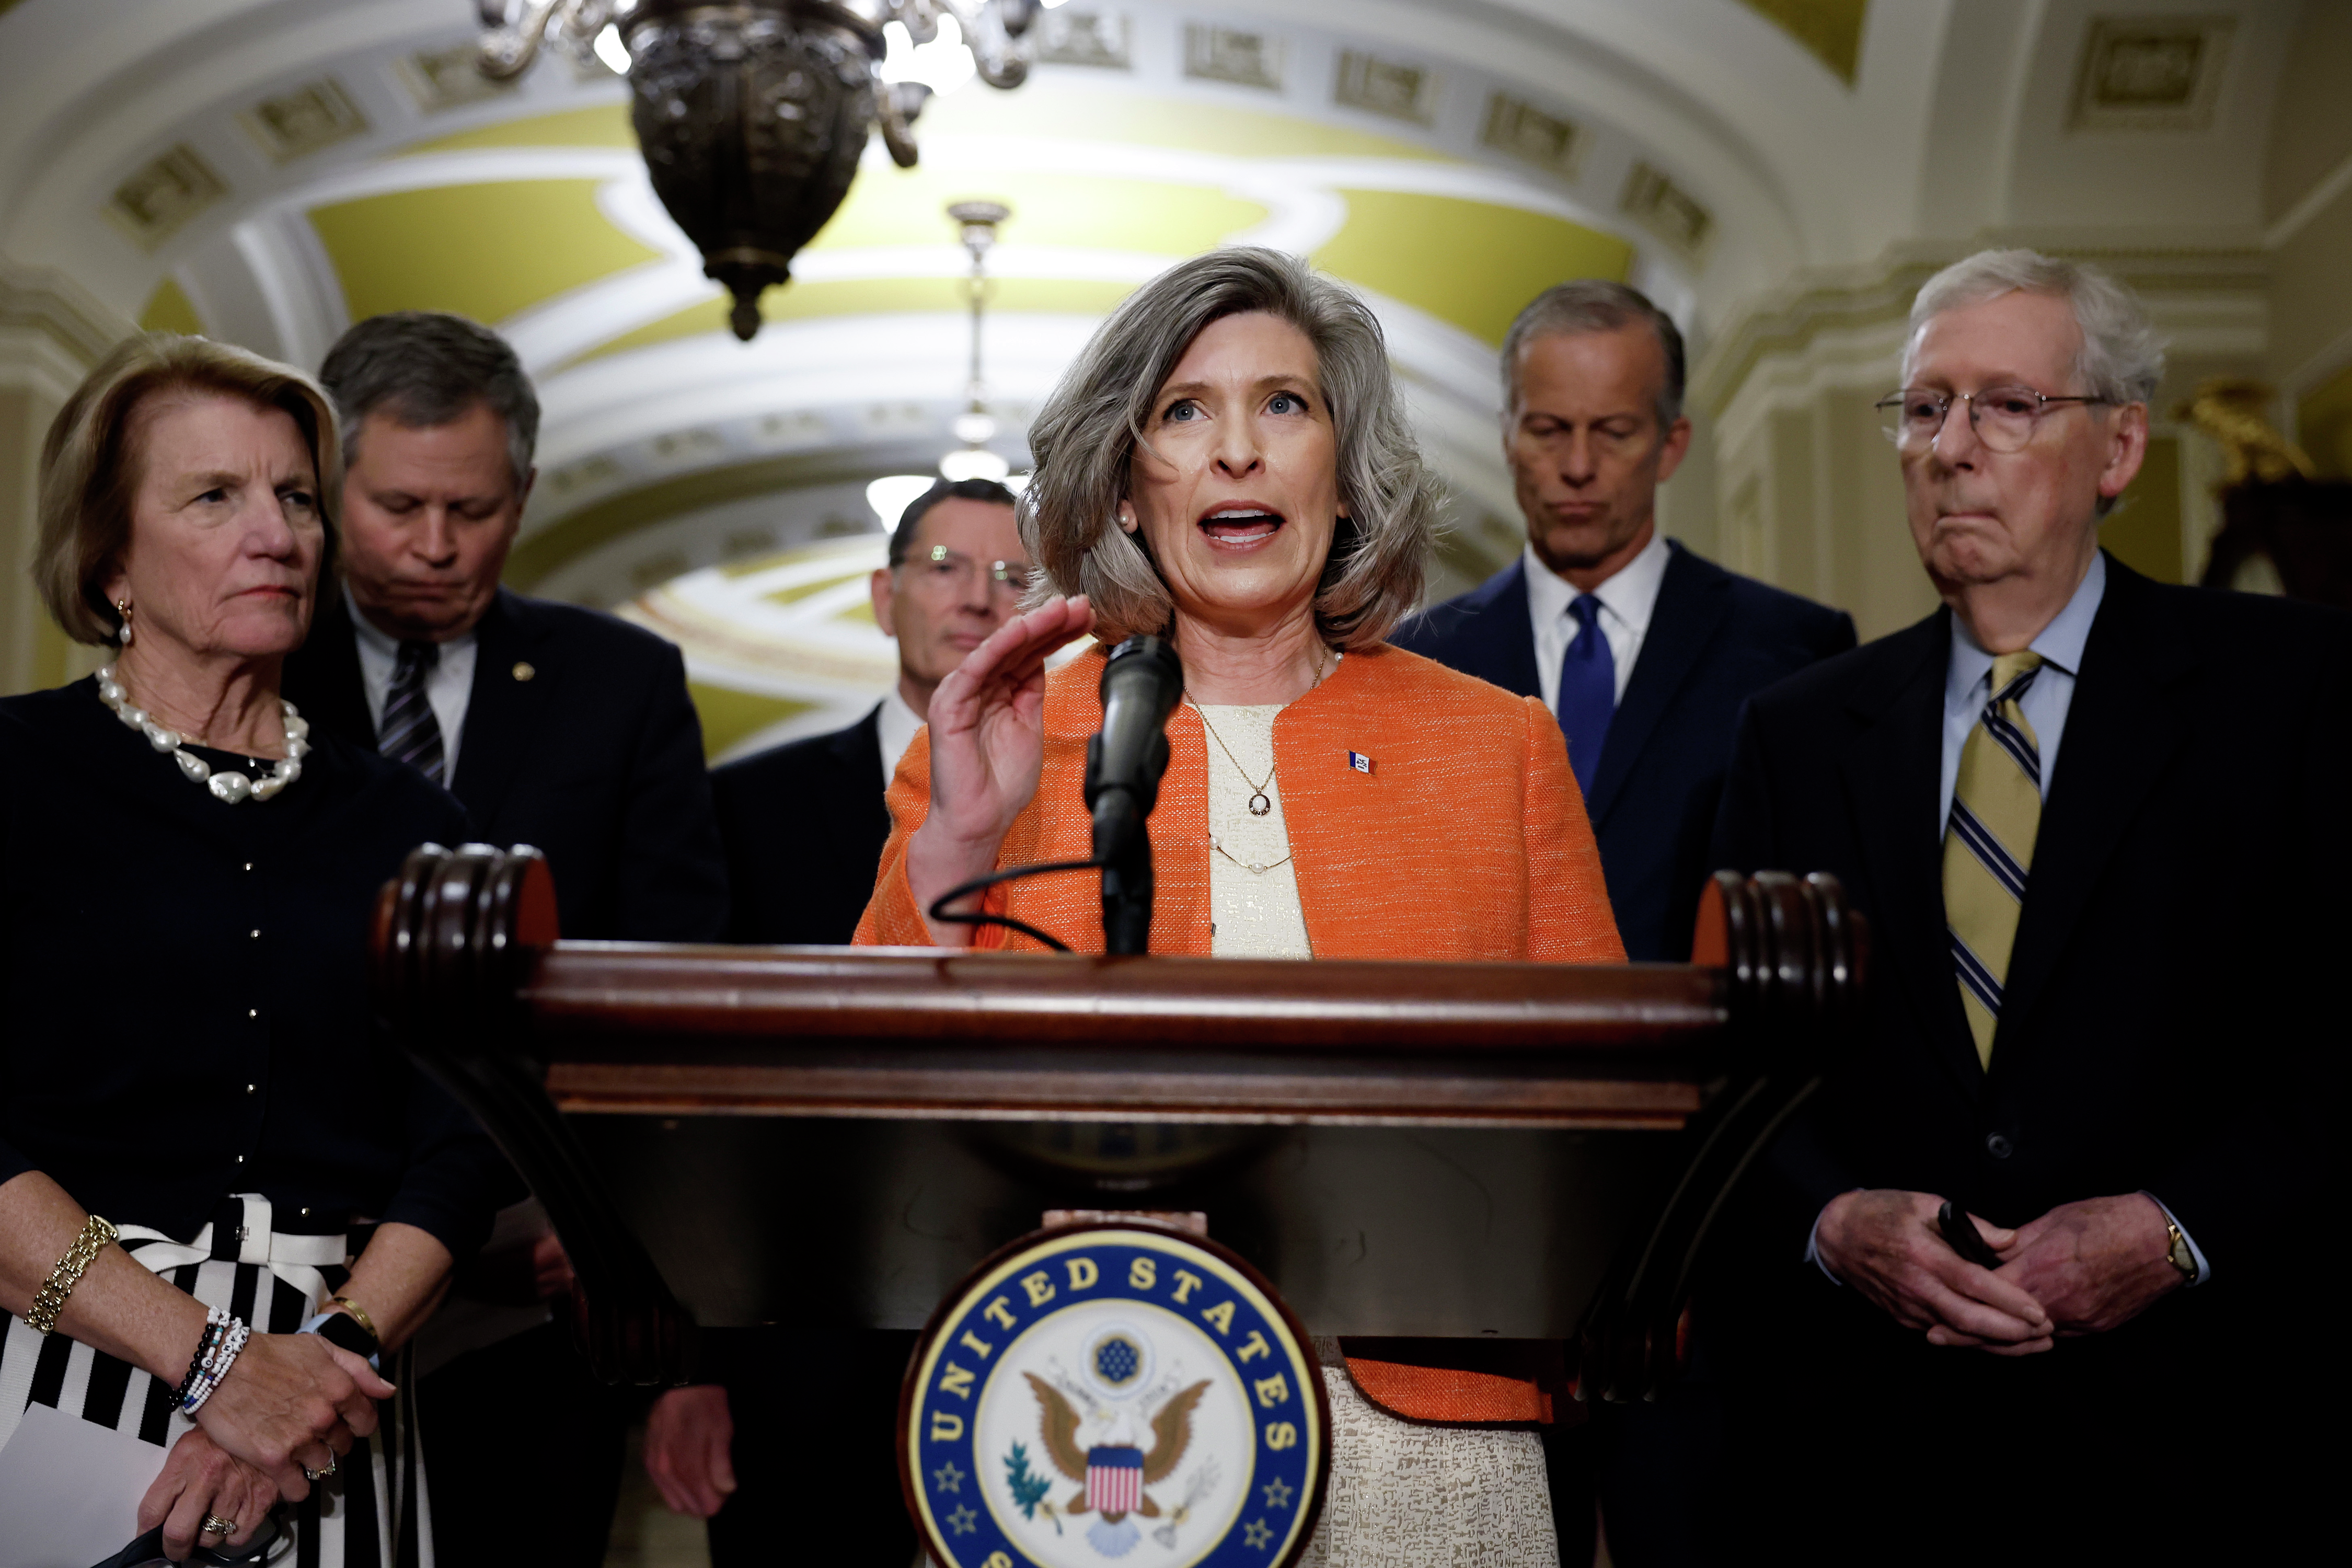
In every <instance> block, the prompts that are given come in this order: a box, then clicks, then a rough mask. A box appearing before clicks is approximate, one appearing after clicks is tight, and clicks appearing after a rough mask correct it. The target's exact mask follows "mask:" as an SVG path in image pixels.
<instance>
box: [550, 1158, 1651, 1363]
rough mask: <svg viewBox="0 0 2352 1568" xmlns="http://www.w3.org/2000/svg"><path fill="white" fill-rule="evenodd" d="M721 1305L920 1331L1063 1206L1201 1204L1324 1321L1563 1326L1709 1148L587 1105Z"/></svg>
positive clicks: (685, 1296)
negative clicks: (974, 1274)
mask: <svg viewBox="0 0 2352 1568" xmlns="http://www.w3.org/2000/svg"><path fill="white" fill-rule="evenodd" d="M565 1120H566V1121H567V1122H568V1123H569V1124H570V1126H571V1127H572V1131H574V1133H575V1134H576V1135H577V1136H578V1138H579V1139H580V1141H581V1142H582V1144H583V1146H584V1148H585V1150H586V1152H587V1154H588V1156H589V1158H590V1160H591V1162H592V1163H593V1165H594V1166H595V1167H596V1168H597V1170H598V1171H599V1173H600V1174H602V1175H603V1176H604V1180H605V1182H606V1184H608V1188H609V1190H610V1191H611V1192H612V1193H613V1194H614V1195H615V1198H616V1199H617V1201H618V1204H619V1206H620V1208H621V1211H622V1214H623V1215H624V1217H625V1220H626V1222H627V1224H628V1225H629V1226H630V1228H631V1229H632V1230H633V1231H634V1232H635V1234H636V1236H637V1237H638V1238H639V1239H640V1240H642V1241H643V1243H644V1244H645V1246H646V1250H647V1251H648V1252H649V1253H650V1254H651V1255H652V1257H653V1260H654V1262H655V1263H656V1266H657V1267H658V1268H660V1270H661V1273H662V1275H663V1277H664V1278H665V1279H667V1281H668V1282H669V1285H670V1287H671V1289H673V1290H675V1291H676V1292H677V1296H678V1298H679V1299H680V1300H681V1301H682V1302H683V1303H684V1304H685V1305H686V1306H687V1307H688V1308H689V1309H691V1310H692V1311H693V1313H694V1315H695V1317H696V1319H697V1320H698V1321H700V1322H702V1323H703V1324H705V1325H707V1326H710V1327H732V1326H741V1325H746V1324H752V1323H761V1322H772V1321H785V1322H822V1323H829V1324H840V1325H845V1326H866V1327H874V1328H892V1329H913V1328H919V1327H920V1326H921V1325H922V1323H923V1321H924V1320H925V1319H926V1318H927V1317H928V1316H929V1314H930V1311H931V1310H932V1309H933V1308H934V1307H935V1306H936V1305H937V1304H938V1303H939V1300H940V1297H941V1296H942V1295H943V1294H944V1293H945V1292H946V1291H948V1290H949V1289H950V1288H951V1287H952V1286H953V1285H954V1284H955V1283H956V1281H957V1280H958V1279H960V1278H961V1276H962V1275H963V1273H964V1272H965V1270H967V1269H968V1268H971V1266H972V1265H973V1264H974V1263H976V1262H977V1261H979V1260H980V1259H981V1258H984V1257H986V1256H987V1255H988V1254H989V1253H990V1252H991V1251H992V1250H993V1249H995V1248H996V1247H1000V1246H1002V1245H1003V1243H1005V1242H1007V1241H1009V1240H1011V1239H1012V1238H1013V1237H1017V1236H1020V1235H1022V1234H1024V1232H1027V1231H1030V1230H1033V1229H1034V1228H1036V1226H1037V1225H1038V1223H1039V1220H1040V1217H1041V1216H1042V1215H1044V1213H1045V1211H1046V1210H1047V1209H1049V1208H1124V1209H1172V1210H1200V1211H1202V1212H1204V1213H1206V1215H1208V1220H1209V1229H1210V1234H1211V1235H1212V1236H1213V1237H1215V1238H1216V1239H1217V1240H1219V1241H1221V1242H1223V1243H1224V1244H1225V1245H1226V1246H1229V1247H1233V1248H1234V1250H1236V1251H1238V1252H1239V1253H1241V1254H1242V1256H1244V1258H1248V1259H1249V1260H1250V1261H1251V1262H1252V1263H1254V1264H1255V1265H1256V1266H1257V1267H1258V1268H1260V1269H1261V1270H1263V1271H1264V1272H1265V1274H1266V1276H1267V1277H1268V1278H1269V1279H1272V1280H1273V1281H1274V1284H1275V1286H1276V1289H1279V1290H1280V1291H1281V1292H1282V1295H1283V1298H1284V1299H1285V1300H1287V1301H1288V1302H1289V1303H1290V1304H1291V1306H1292V1307H1293V1308H1294V1309H1295V1310H1297V1312H1298V1314H1299V1316H1300V1318H1301V1319H1302V1320H1303V1321H1305V1322H1306V1323H1307V1327H1308V1329H1309V1330H1310V1331H1313V1332H1315V1333H1319V1334H1340V1335H1363V1336H1373V1337H1386V1336H1397V1337H1422V1336H1431V1337H1446V1338H1456V1337H1459V1338H1478V1337H1486V1336H1495V1337H1499V1338H1503V1339H1546V1338H1549V1339H1559V1338H1564V1337H1566V1336H1568V1335H1570V1334H1571V1333H1573V1332H1574V1331H1576V1328H1577V1326H1578V1322H1579V1320H1580V1316H1581V1314H1582V1313H1583V1312H1584V1311H1585V1310H1586V1309H1587V1307H1588V1306H1589V1305H1590V1303H1591V1301H1592V1300H1593V1298H1594V1295H1595V1293H1596V1292H1597V1291H1598V1290H1599V1289H1600V1287H1601V1280H1602V1277H1603V1275H1604V1274H1605V1273H1606V1272H1607V1270H1608V1268H1609V1266H1610V1264H1611V1263H1612V1260H1613V1259H1614V1258H1616V1256H1617V1254H1618V1251H1619V1248H1620V1246H1621V1243H1622V1242H1623V1241H1624V1240H1625V1239H1626V1237H1627V1233H1628V1231H1629V1230H1632V1229H1637V1228H1639V1226H1641V1225H1642V1224H1643V1221H1644V1216H1646V1215H1647V1213H1648V1212H1649V1210H1650V1209H1651V1207H1652V1206H1653V1205H1654V1202H1655V1201H1657V1200H1658V1199H1659V1198H1662V1197H1663V1195H1664V1190H1665V1189H1666V1188H1667V1187H1669V1186H1671V1184H1672V1181H1673V1178H1674V1176H1675V1174H1676V1173H1679V1171H1680V1169H1681V1167H1682V1164H1683V1163H1684V1162H1685V1160H1686V1159H1687V1158H1688V1152H1689V1151H1688V1144H1687V1142H1686V1141H1685V1135H1684V1134H1681V1133H1677V1132H1671V1131H1563V1130H1559V1129H1525V1128H1495V1127H1484V1128H1449V1127H1355V1126H1332V1125H1312V1126H1290V1127H1245V1126H1217V1125H1208V1126H1202V1125H1168V1124H1152V1123H1117V1122H1114V1123H1089V1122H1073V1121H1050V1122H989V1121H891V1120H881V1119H873V1118H864V1117H858V1118H846V1117H845V1118H828V1117H811V1116H793V1117H775V1116H739V1115H701V1116H680V1117H662V1116H655V1115H634V1114H615V1113H610V1112H591V1113H584V1114H583V1113H574V1114H572V1115H569V1116H567V1117H566V1119H565Z"/></svg>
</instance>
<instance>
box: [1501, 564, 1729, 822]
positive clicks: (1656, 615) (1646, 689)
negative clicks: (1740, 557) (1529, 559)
mask: <svg viewBox="0 0 2352 1568" xmlns="http://www.w3.org/2000/svg"><path fill="white" fill-rule="evenodd" d="M1669 548H1670V549H1671V550H1672V552H1673V553H1672V554H1671V555H1670V556H1669V557H1668V559H1667V562H1666V574H1665V576H1664V579H1663V580H1662V581H1661V582H1660V583H1659V584H1658V602H1657V604H1656V605H1654V606H1653V607H1652V609H1651V611H1650V628H1649V630H1648V631H1647V632H1646V633H1644V634H1643V637H1642V651H1641V652H1640V653H1639V654H1638V655H1636V656H1635V658H1634V660H1633V679H1631V680H1629V681H1627V682H1626V685H1625V700H1624V701H1622V702H1621V703H1619V704H1618V705H1617V716H1616V717H1615V718H1614V719H1612V720H1611V721H1610V723H1609V740H1608V742H1607V744H1605V745H1604V746H1602V748H1601V767H1600V769H1599V771H1598V772H1596V773H1594V774H1593V776H1592V795H1591V798H1590V799H1589V800H1587V801H1586V802H1585V803H1584V809H1585V814H1586V815H1587V816H1590V817H1591V819H1592V826H1594V827H1595V828H1596V829H1597V828H1599V827H1600V826H1601V822H1602V820H1603V819H1605V818H1606V817H1607V816H1608V815H1609V812H1610V809H1611V808H1612V806H1614V805H1616V804H1617V797H1618V796H1619V795H1621V794H1622V793H1623V789H1624V784H1625V779H1626V777H1627V775H1628V774H1630V773H1632V772H1633V764H1634V763H1636V762H1637V761H1639V760H1640V758H1641V755H1642V748H1643V747H1644V746H1646V745H1648V744H1649V742H1650V737H1651V736H1652V735H1653V734H1654V733H1655V732H1656V731H1657V728H1658V721H1660V720H1661V719H1663V718H1664V717H1665V713H1666V710H1667V709H1668V708H1669V707H1670V706H1672V705H1673V701H1674V698H1675V693H1677V692H1679V691H1680V690H1681V689H1682V688H1683V682H1684V681H1685V680H1687V679H1690V673H1691V671H1692V670H1693V669H1694V668H1696V667H1697V665H1698V661H1699V656H1700V655H1701V654H1703V653H1705V652H1706V645H1707V644H1708V643H1710V642H1712V641H1714V640H1715V634H1716V631H1717V628H1718V627H1720V626H1722V625H1723V618H1724V616H1727V615H1728V614H1729V613H1730V609H1731V595H1730V588H1731V574H1729V573H1727V572H1725V571H1723V570H1722V569H1721V568H1719V567H1717V566H1714V565H1712V564H1710V563H1706V562H1704V561H1701V560H1699V559H1698V558H1697V557H1696V556H1695V555H1693V554H1691V553H1690V552H1688V551H1686V550H1685V549H1683V548H1682V547H1681V546H1680V545H1675V544H1670V545H1669ZM1526 618H1527V617H1526V616H1521V617H1520V619H1522V620H1525V619H1526ZM1529 637H1530V644H1529V646H1530V652H1529V654H1528V660H1529V662H1530V663H1532V662H1533V661H1534V654H1533V652H1532V647H1533V643H1532V637H1533V633H1532V631H1531V632H1530V633H1529Z"/></svg>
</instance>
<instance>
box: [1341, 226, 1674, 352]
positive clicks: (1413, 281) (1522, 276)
mask: <svg viewBox="0 0 2352 1568" xmlns="http://www.w3.org/2000/svg"><path fill="white" fill-rule="evenodd" d="M1341 194H1342V195H1344V196H1345V197H1346V198H1347V202H1348V221H1347V223H1346V224H1345V225H1344V226H1342V227H1341V228H1340V230H1339V233H1338V234H1337V235H1334V236H1333V237H1332V238H1331V240H1330V242H1329V243H1328V244H1327V245H1325V246H1324V247H1323V248H1322V249H1320V250H1318V251H1317V252H1316V253H1315V257H1314V261H1315V265H1316V266H1318V267H1320V268H1325V269H1327V270H1328V271H1331V272H1334V273H1337V274H1338V275H1339V276H1340V277H1342V278H1345V279H1348V280H1349V281H1350V282H1354V283H1360V284H1362V285H1363V286H1364V287H1366V288H1367V289H1378V290H1379V291H1380V292H1381V293H1383V294H1386V295H1387V296H1389V298H1391V299H1392V300H1400V301H1402V303H1404V304H1407V305H1412V306H1414V307H1416V308H1418V309H1420V310H1426V311H1428V312H1429V313H1430V314H1431V315H1433V316H1435V317H1437V318H1438V319H1439V320H1441V321H1451V322H1452V323H1454V325H1455V326H1457V327H1460V328H1462V329H1463V330H1465V331H1468V332H1470V333H1472V334H1474V335H1475V336H1476V337H1479V338H1481V339H1484V340H1485V341H1486V342H1490V343H1496V344H1499V343H1500V342H1502V341H1503V334H1504V333H1505V332H1507V331H1509V330H1510V325H1511V321H1512V320H1513V319H1514V318H1515V317H1517V315H1518V313H1519V311H1520V310H1522V309H1523V308H1525V306H1526V305H1527V302H1528V300H1532V299H1534V298H1535V297H1536V296H1537V295H1538V294H1540V293H1541V292H1543V291H1544V290H1545V289H1549V287H1551V286H1552V285H1553V284H1555V283H1565V282H1567V281H1569V280H1570V279H1575V278H1607V279H1614V280H1617V281H1622V280H1623V279H1624V277H1625V274H1626V272H1627V271H1628V269H1630V268H1632V266H1633V247H1632V246H1630V245H1628V244H1626V243H1625V241H1623V240H1622V239H1619V238H1617V237H1615V236H1613V235H1607V234H1602V233H1601V232H1600V231H1598V230H1596V229H1590V228H1586V227H1585V226H1582V225H1581V224H1573V223H1570V222H1568V221H1567V220H1566V219H1564V218H1556V217H1548V216H1544V215H1543V214H1540V213H1531V212H1524V211H1521V210H1520V209H1518V208H1517V207H1501V206H1494V205H1489V204H1487V203H1486V202H1465V201H1455V200H1454V199H1452V198H1450V197H1444V196H1424V195H1412V194H1408V193H1404V192H1398V191H1345V192H1343V193H1341Z"/></svg>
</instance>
